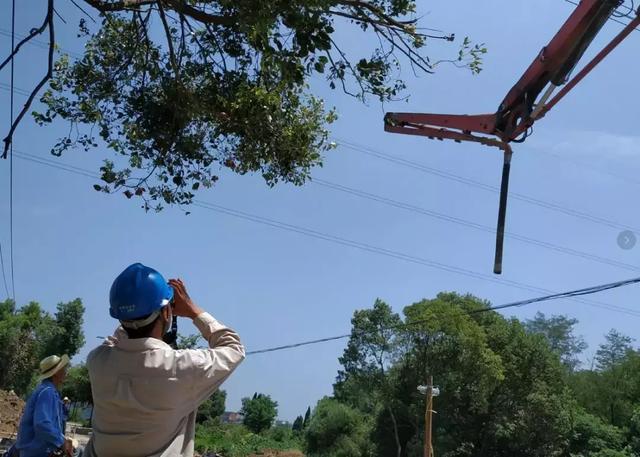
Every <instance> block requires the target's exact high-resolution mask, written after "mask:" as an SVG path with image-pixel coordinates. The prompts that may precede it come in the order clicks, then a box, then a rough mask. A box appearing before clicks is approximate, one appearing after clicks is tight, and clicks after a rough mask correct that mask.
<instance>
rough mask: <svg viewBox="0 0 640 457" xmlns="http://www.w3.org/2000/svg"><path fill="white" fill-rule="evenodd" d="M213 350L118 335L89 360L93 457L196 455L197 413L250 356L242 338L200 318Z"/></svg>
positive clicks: (88, 452)
mask: <svg viewBox="0 0 640 457" xmlns="http://www.w3.org/2000/svg"><path fill="white" fill-rule="evenodd" d="M193 322H194V324H195V325H196V327H197V328H198V330H200V333H201V334H202V336H203V337H204V338H205V340H207V341H208V342H209V349H187V350H174V349H172V348H171V347H170V346H169V345H167V344H166V343H164V342H163V341H160V340H157V339H155V338H140V339H128V338H127V337H126V333H124V331H122V329H120V331H117V332H116V334H115V335H114V337H112V338H109V339H108V340H107V341H105V343H104V344H103V345H101V346H99V347H97V348H96V349H94V350H93V351H91V353H90V354H89V356H88V357H87V368H88V369H89V378H90V380H91V388H92V392H93V402H94V413H93V420H92V423H93V435H92V437H91V439H90V440H89V443H88V444H87V448H86V449H85V455H86V456H89V457H94V456H97V457H173V456H186V457H191V456H193V452H194V436H195V418H196V410H197V408H198V406H200V405H201V404H202V403H203V402H204V401H205V400H206V399H207V398H209V397H210V396H211V395H212V394H213V392H215V391H216V390H217V389H218V387H219V386H220V384H222V382H223V381H224V380H225V379H227V377H229V375H230V374H231V372H232V371H233V370H234V369H235V368H236V367H237V366H238V365H239V364H240V362H242V360H243V359H244V357H245V352H244V347H243V346H242V343H241V342H240V338H239V336H238V335H237V334H236V333H235V332H234V331H233V330H231V329H229V328H227V327H225V326H224V325H222V324H221V323H219V322H218V321H216V320H215V319H214V318H213V317H212V316H211V315H210V314H208V313H202V314H200V315H199V316H198V317H197V318H196V319H194V321H193Z"/></svg>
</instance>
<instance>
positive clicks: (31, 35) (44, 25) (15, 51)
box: [0, 8, 53, 70]
mask: <svg viewBox="0 0 640 457" xmlns="http://www.w3.org/2000/svg"><path fill="white" fill-rule="evenodd" d="M52 9H53V8H52ZM51 14H53V11H51ZM48 24H49V11H47V15H46V16H45V18H44V21H43V22H42V25H41V26H40V27H38V28H37V29H31V31H30V32H29V35H27V36H26V37H24V38H23V39H22V40H21V41H20V42H19V43H18V44H17V45H16V47H15V49H13V50H12V52H11V54H9V57H7V58H6V59H5V60H4V61H3V62H2V63H1V64H0V70H2V69H3V68H4V67H5V66H6V65H7V64H8V63H9V62H11V59H13V57H14V56H15V55H16V54H18V51H19V50H20V48H21V47H22V45H23V44H25V43H27V42H28V41H30V40H32V39H33V38H35V37H36V36H38V35H40V34H41V33H42V32H44V31H45V30H46V28H47V25H48Z"/></svg>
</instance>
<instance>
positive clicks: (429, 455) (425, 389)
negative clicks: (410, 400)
mask: <svg viewBox="0 0 640 457" xmlns="http://www.w3.org/2000/svg"><path fill="white" fill-rule="evenodd" d="M418 391H419V392H420V393H421V394H424V395H425V396H426V399H425V408H424V454H423V457H433V446H432V445H431V440H432V439H431V429H432V422H433V421H432V417H433V412H434V411H433V397H437V396H438V395H439V394H440V389H438V388H437V387H433V376H429V382H428V383H427V385H426V386H418Z"/></svg>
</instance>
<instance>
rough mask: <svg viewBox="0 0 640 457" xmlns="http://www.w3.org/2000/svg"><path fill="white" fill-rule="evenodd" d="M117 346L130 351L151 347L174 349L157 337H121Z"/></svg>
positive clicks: (144, 349)
mask: <svg viewBox="0 0 640 457" xmlns="http://www.w3.org/2000/svg"><path fill="white" fill-rule="evenodd" d="M115 346H116V347H117V348H119V349H122V350H123V351H129V352H137V351H146V350H149V349H167V350H172V349H173V348H172V347H171V346H169V345H168V344H167V343H165V342H164V341H162V340H158V339H156V338H135V339H129V338H123V339H119V340H118V341H117V342H116V344H115Z"/></svg>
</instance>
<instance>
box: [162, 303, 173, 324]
mask: <svg viewBox="0 0 640 457" xmlns="http://www.w3.org/2000/svg"><path fill="white" fill-rule="evenodd" d="M169 306H171V305H168V306H163V307H162V310H161V311H160V312H161V313H162V317H163V319H164V320H165V321H168V320H169V317H171V316H170V314H169Z"/></svg>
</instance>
